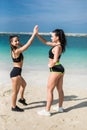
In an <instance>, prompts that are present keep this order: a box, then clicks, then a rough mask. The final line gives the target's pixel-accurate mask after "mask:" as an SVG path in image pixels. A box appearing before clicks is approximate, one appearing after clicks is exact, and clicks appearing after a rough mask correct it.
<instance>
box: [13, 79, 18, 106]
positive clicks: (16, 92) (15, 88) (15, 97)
mask: <svg viewBox="0 0 87 130" xmlns="http://www.w3.org/2000/svg"><path fill="white" fill-rule="evenodd" d="M18 82H19V78H18V77H14V78H12V107H13V108H15V107H16V100H17V94H18V91H19V88H20V85H19V84H18Z"/></svg>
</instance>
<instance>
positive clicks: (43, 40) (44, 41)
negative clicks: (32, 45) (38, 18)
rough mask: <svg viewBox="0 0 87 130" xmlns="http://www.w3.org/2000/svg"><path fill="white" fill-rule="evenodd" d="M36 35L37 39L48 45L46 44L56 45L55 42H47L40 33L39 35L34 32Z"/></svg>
mask: <svg viewBox="0 0 87 130" xmlns="http://www.w3.org/2000/svg"><path fill="white" fill-rule="evenodd" d="M36 36H37V37H38V39H39V40H40V41H41V42H43V43H44V44H46V45H48V46H56V45H57V43H53V42H49V41H47V40H46V39H44V38H43V37H42V36H41V35H39V34H38V33H37V34H36Z"/></svg>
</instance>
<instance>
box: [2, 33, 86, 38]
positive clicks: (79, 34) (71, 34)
mask: <svg viewBox="0 0 87 130" xmlns="http://www.w3.org/2000/svg"><path fill="white" fill-rule="evenodd" d="M0 34H1V35H5V34H10V35H15V34H17V35H20V34H25V35H32V32H0ZM39 34H40V35H46V36H49V35H51V32H49V33H46V32H39ZM65 35H66V36H78V37H79V36H87V33H65Z"/></svg>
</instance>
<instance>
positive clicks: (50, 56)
mask: <svg viewBox="0 0 87 130" xmlns="http://www.w3.org/2000/svg"><path fill="white" fill-rule="evenodd" d="M54 47H55V46H54ZM54 47H52V48H51V49H50V50H49V58H51V59H54V54H53V52H52V49H53V48H54ZM60 57H61V55H59V57H58V59H60Z"/></svg>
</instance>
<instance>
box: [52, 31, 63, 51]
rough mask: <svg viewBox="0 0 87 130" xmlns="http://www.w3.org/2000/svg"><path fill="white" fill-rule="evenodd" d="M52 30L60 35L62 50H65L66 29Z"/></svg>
mask: <svg viewBox="0 0 87 130" xmlns="http://www.w3.org/2000/svg"><path fill="white" fill-rule="evenodd" d="M52 32H53V33H55V35H56V36H58V37H59V41H60V43H61V46H62V52H65V49H66V36H65V34H64V31H63V30H62V29H55V30H54V31H52Z"/></svg>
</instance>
